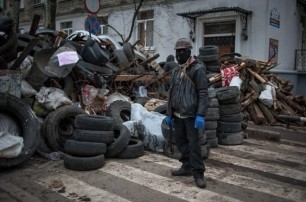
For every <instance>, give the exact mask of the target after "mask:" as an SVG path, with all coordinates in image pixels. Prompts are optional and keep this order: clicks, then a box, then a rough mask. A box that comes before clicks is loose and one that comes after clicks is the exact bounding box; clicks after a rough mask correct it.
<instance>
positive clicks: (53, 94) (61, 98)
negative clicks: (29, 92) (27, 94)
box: [35, 87, 72, 110]
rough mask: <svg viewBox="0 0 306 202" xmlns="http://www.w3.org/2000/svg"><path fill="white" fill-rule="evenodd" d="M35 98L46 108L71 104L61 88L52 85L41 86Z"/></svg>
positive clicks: (52, 108)
mask: <svg viewBox="0 0 306 202" xmlns="http://www.w3.org/2000/svg"><path fill="white" fill-rule="evenodd" d="M35 98H36V100H37V101H38V102H39V103H40V104H42V105H43V106H44V107H46V109H48V110H56V109H57V108H58V107H60V106H63V105H70V104H72V101H71V100H70V99H69V98H68V97H67V95H66V94H65V92H64V91H63V90H61V89H59V88H53V87H50V88H47V87H41V89H40V90H39V92H38V93H37V94H36V96H35Z"/></svg>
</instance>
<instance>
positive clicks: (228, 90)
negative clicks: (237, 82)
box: [216, 86, 240, 101]
mask: <svg viewBox="0 0 306 202" xmlns="http://www.w3.org/2000/svg"><path fill="white" fill-rule="evenodd" d="M216 93H217V98H218V100H219V101H220V100H229V99H232V98H236V97H237V96H238V95H240V90H239V88H238V87H237V86H226V87H222V88H218V89H216Z"/></svg>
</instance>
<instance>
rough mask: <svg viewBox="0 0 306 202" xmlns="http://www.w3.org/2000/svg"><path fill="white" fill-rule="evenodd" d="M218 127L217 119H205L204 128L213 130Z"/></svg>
mask: <svg viewBox="0 0 306 202" xmlns="http://www.w3.org/2000/svg"><path fill="white" fill-rule="evenodd" d="M217 127H218V122H217V121H206V122H205V130H215V129H216V128H217Z"/></svg>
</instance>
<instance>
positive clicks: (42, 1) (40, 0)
mask: <svg viewBox="0 0 306 202" xmlns="http://www.w3.org/2000/svg"><path fill="white" fill-rule="evenodd" d="M42 3H44V0H34V4H42Z"/></svg>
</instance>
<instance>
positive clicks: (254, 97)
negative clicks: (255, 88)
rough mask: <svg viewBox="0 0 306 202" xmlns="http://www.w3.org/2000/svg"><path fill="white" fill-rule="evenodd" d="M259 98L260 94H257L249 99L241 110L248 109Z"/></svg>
mask: <svg viewBox="0 0 306 202" xmlns="http://www.w3.org/2000/svg"><path fill="white" fill-rule="evenodd" d="M258 97H259V95H258V93H256V92H255V93H254V94H253V95H252V96H250V97H249V98H248V99H246V100H245V101H243V102H241V109H242V110H244V109H245V108H246V107H248V106H249V105H251V104H252V103H254V102H255V101H256V100H257V98H258Z"/></svg>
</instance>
